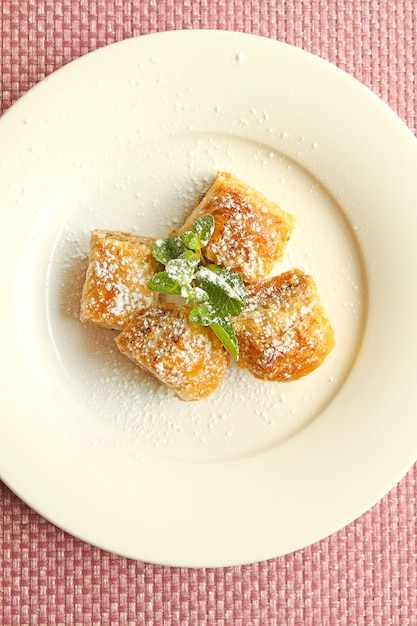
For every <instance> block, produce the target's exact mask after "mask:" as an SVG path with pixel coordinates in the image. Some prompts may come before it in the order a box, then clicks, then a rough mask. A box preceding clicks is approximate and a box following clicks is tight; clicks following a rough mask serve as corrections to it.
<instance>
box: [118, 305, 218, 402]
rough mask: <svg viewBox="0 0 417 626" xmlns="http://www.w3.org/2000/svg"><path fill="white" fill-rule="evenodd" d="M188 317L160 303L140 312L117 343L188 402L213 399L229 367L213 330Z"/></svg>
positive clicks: (177, 307) (182, 310)
mask: <svg viewBox="0 0 417 626" xmlns="http://www.w3.org/2000/svg"><path fill="white" fill-rule="evenodd" d="M188 314H189V309H187V307H185V306H181V305H177V304H174V303H168V302H165V303H160V304H159V305H158V306H156V307H152V308H149V309H144V310H143V311H140V312H139V313H138V314H137V315H136V317H135V319H134V320H133V321H132V322H131V323H130V324H129V326H127V327H126V328H125V329H124V330H122V332H121V333H120V334H119V335H118V336H117V337H116V339H115V341H116V343H117V345H118V347H119V350H120V351H121V352H122V353H123V354H125V355H126V356H128V357H129V358H130V359H131V360H132V361H133V362H134V363H136V364H137V365H139V366H140V367H142V368H143V369H144V370H146V371H148V372H151V373H152V374H153V375H154V376H156V377H157V378H158V379H159V380H160V381H161V382H162V383H164V384H165V385H167V386H168V387H170V388H171V389H173V390H174V391H175V393H176V394H177V396H179V398H181V399H182V400H187V401H188V400H200V399H201V398H204V397H206V396H208V395H210V394H211V393H212V392H213V391H214V390H215V389H216V388H217V386H218V385H219V383H220V381H221V380H222V378H223V376H224V375H225V373H226V369H227V366H228V364H229V356H228V354H227V352H226V351H225V349H224V348H223V346H222V344H221V343H220V341H219V340H218V339H217V337H216V336H215V335H214V333H213V332H212V330H211V329H210V328H208V327H204V326H197V325H196V324H193V323H192V322H190V321H189V319H188Z"/></svg>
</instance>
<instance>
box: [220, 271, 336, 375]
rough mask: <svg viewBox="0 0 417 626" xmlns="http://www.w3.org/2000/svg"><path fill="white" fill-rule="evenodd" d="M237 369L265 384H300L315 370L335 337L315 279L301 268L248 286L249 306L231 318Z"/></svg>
mask: <svg viewBox="0 0 417 626" xmlns="http://www.w3.org/2000/svg"><path fill="white" fill-rule="evenodd" d="M232 322H233V328H234V330H235V333H236V337H237V340H238V343H239V360H238V365H239V366H240V367H244V368H246V369H248V370H249V371H250V372H251V373H252V374H253V375H254V376H255V377H256V378H260V379H261V380H266V381H275V382H287V381H291V380H296V379H298V378H301V377H302V376H305V375H306V374H309V373H310V372H312V371H313V370H315V369H316V368H317V367H318V366H319V365H320V364H321V363H322V362H323V360H324V359H325V357H326V356H327V355H328V354H329V352H330V351H331V350H332V348H333V346H334V334H333V329H332V326H331V325H330V322H329V319H328V317H327V315H326V313H325V311H324V309H323V306H322V304H321V302H320V298H319V295H318V293H317V287H316V284H315V282H314V281H313V279H312V278H311V276H308V275H306V274H304V273H303V272H301V271H300V270H298V269H294V270H291V271H289V272H285V273H284V274H281V275H280V276H275V277H273V278H270V279H268V280H265V281H262V282H260V283H257V284H255V285H248V287H247V291H246V306H245V308H244V310H243V312H242V313H241V314H240V315H238V316H237V317H234V318H232Z"/></svg>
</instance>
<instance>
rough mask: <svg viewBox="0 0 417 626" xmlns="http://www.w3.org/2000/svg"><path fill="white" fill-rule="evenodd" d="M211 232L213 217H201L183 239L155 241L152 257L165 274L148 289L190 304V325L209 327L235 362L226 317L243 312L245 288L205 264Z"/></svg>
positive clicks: (235, 352)
mask: <svg viewBox="0 0 417 626" xmlns="http://www.w3.org/2000/svg"><path fill="white" fill-rule="evenodd" d="M213 232H214V218H213V216H212V215H203V216H202V217H199V218H198V219H197V220H196V221H195V222H194V223H193V224H192V226H191V228H190V230H188V231H187V232H186V233H184V234H183V235H171V236H170V237H167V238H166V239H158V240H157V241H156V242H155V243H154V245H153V247H152V254H153V256H154V258H155V259H156V260H157V261H159V262H160V263H162V264H163V265H165V270H164V271H162V272H158V273H156V274H155V275H154V276H153V277H152V278H151V280H150V281H149V282H148V288H149V289H152V290H153V291H158V292H159V293H165V294H169V295H176V296H182V297H183V298H184V300H185V301H186V302H187V303H188V304H189V303H191V304H192V305H193V306H192V308H191V310H190V314H189V319H190V321H191V322H193V323H194V324H199V325H200V326H209V327H210V328H211V329H212V330H213V332H214V334H215V335H216V337H218V339H219V340H220V341H221V342H222V343H223V345H224V347H225V348H226V350H227V351H228V352H229V353H230V354H231V356H232V357H233V358H234V359H235V360H236V361H237V360H238V358H239V346H238V342H237V339H236V335H235V332H234V330H233V326H232V322H231V319H230V317H231V316H234V315H239V313H240V312H241V311H242V310H243V307H244V306H245V287H244V284H243V280H242V277H241V276H240V274H238V273H237V272H233V271H232V270H228V269H226V268H223V267H219V266H218V265H215V264H206V261H205V259H204V256H203V254H202V249H203V248H204V247H205V246H206V245H207V243H208V242H209V240H210V237H211V236H212V234H213Z"/></svg>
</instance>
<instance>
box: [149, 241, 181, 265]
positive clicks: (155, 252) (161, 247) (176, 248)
mask: <svg viewBox="0 0 417 626" xmlns="http://www.w3.org/2000/svg"><path fill="white" fill-rule="evenodd" d="M186 249H187V248H186V246H185V245H184V242H183V240H182V237H179V235H171V236H170V237H167V238H166V239H157V240H156V241H155V242H154V244H153V246H152V256H153V257H154V259H156V260H157V261H159V262H160V263H163V265H166V264H167V263H168V261H170V260H171V259H176V258H177V257H179V256H180V255H181V254H183V253H184V252H185V251H186Z"/></svg>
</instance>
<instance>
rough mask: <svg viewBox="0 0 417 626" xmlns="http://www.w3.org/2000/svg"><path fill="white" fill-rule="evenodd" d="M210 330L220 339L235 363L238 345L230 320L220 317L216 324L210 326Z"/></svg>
mask: <svg viewBox="0 0 417 626" xmlns="http://www.w3.org/2000/svg"><path fill="white" fill-rule="evenodd" d="M210 328H211V330H212V331H213V332H214V334H215V335H216V337H217V339H220V341H221V342H222V344H223V345H224V347H225V348H226V350H227V351H228V353H229V354H230V355H231V356H232V357H233V359H234V360H235V361H237V360H238V358H239V344H238V341H237V338H236V335H235V331H234V330H233V326H232V323H231V321H230V318H228V317H221V318H219V320H218V321H217V322H216V323H213V324H210Z"/></svg>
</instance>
